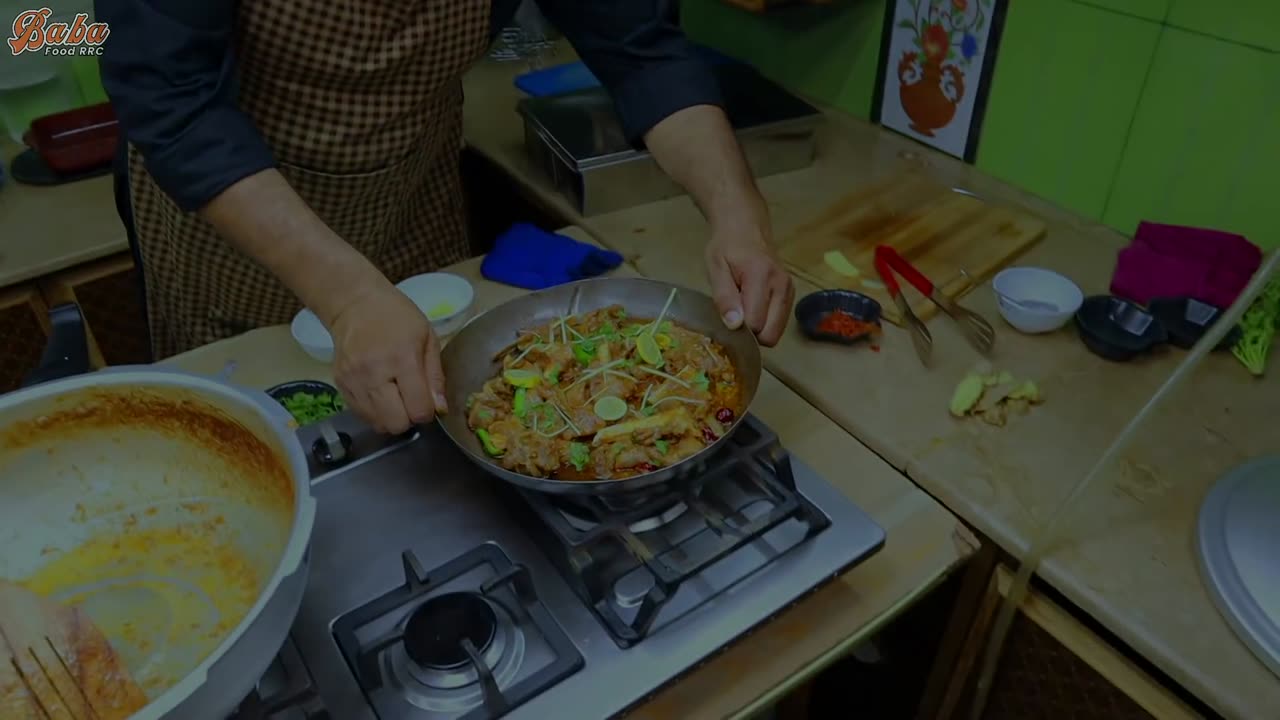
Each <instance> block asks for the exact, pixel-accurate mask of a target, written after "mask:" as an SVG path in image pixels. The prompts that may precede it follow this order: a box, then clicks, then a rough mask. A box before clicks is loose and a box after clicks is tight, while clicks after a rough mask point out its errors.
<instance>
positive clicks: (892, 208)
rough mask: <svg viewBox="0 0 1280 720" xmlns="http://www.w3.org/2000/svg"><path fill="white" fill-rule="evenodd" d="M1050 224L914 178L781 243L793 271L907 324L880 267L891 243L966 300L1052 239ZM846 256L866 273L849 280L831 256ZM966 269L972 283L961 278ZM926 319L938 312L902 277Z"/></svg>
mask: <svg viewBox="0 0 1280 720" xmlns="http://www.w3.org/2000/svg"><path fill="white" fill-rule="evenodd" d="M1044 234H1045V225H1044V223H1043V222H1042V221H1040V220H1039V219H1038V218H1036V217H1034V216H1031V215H1029V214H1026V213H1024V212H1022V211H1018V210H1013V209H1010V208H1005V207H999V206H996V205H991V204H988V203H986V202H983V201H982V200H980V199H977V198H975V197H973V196H971V195H967V194H964V193H960V192H956V191H955V190H953V189H951V188H949V187H945V186H943V185H940V184H938V183H937V182H935V181H933V180H931V179H929V178H926V177H924V176H922V175H920V174H918V173H906V174H903V175H899V176H896V177H893V178H891V179H889V180H887V181H884V182H881V183H879V184H877V185H873V186H870V187H866V188H862V189H859V190H857V191H855V192H853V193H850V194H849V195H846V196H845V197H843V198H841V199H840V200H839V201H837V202H836V203H834V204H833V205H831V207H829V208H828V209H827V210H825V211H824V212H823V213H822V214H821V215H819V216H818V217H816V218H814V219H813V220H812V221H810V222H808V223H805V224H804V225H802V226H800V227H798V228H797V229H796V230H795V231H794V232H793V233H791V234H790V235H789V236H787V237H786V238H784V239H783V241H782V243H781V245H780V253H781V255H782V259H783V260H784V261H785V262H786V264H787V266H788V267H789V268H790V270H791V271H792V272H794V273H795V274H797V275H799V276H800V277H802V278H804V279H806V280H808V281H809V282H811V283H813V284H815V285H818V286H819V287H823V288H844V289H846V290H855V291H857V292H860V293H863V294H865V295H868V296H870V297H873V298H875V299H876V300H878V301H879V302H880V305H881V307H882V308H883V311H884V318H885V319H886V320H888V321H889V322H893V323H897V324H901V322H902V319H901V318H900V317H899V313H898V310H897V307H896V306H895V305H894V303H893V301H892V300H891V299H890V298H889V294H888V293H887V292H886V291H885V289H884V287H883V283H882V282H881V281H880V276H879V275H878V274H877V273H876V270H875V267H874V265H873V264H872V260H873V256H874V252H875V248H876V246H877V245H889V246H891V247H893V248H894V249H896V250H897V251H898V254H900V255H902V257H904V258H906V260H907V261H908V262H910V263H912V264H913V265H915V266H916V267H917V268H919V269H920V271H921V272H923V273H924V274H925V275H926V276H927V277H928V278H929V279H930V280H932V281H933V282H934V283H935V284H936V285H937V286H938V287H940V288H942V289H943V291H944V292H945V293H946V294H948V295H950V296H951V297H959V296H961V295H963V294H964V293H966V292H968V291H969V290H971V289H972V288H973V287H974V286H975V285H976V284H980V283H983V282H985V281H986V280H988V279H989V278H990V277H991V276H992V275H994V274H995V273H996V272H998V271H999V270H1000V269H1002V268H1004V267H1005V266H1007V265H1008V264H1010V263H1011V262H1012V261H1013V260H1014V259H1016V258H1017V257H1018V255H1020V254H1022V253H1023V252H1025V251H1026V250H1027V249H1028V248H1030V247H1032V246H1033V245H1035V244H1036V243H1037V242H1039V240H1040V239H1041V238H1042V237H1044ZM833 250H834V251H839V252H840V253H841V254H843V255H844V257H845V258H846V259H847V260H848V261H849V263H850V264H852V265H853V266H854V267H855V268H856V269H857V270H858V272H859V275H858V276H857V277H852V278H851V277H846V276H845V275H842V274H841V273H839V272H837V271H836V270H834V269H833V268H832V267H831V266H830V265H829V264H828V263H827V262H826V260H825V259H824V256H825V255H826V254H827V253H828V252H830V251H833ZM961 270H964V271H965V273H967V274H968V277H967V278H966V277H965V276H964V275H962V274H961ZM899 285H901V286H902V287H903V288H904V291H905V292H906V296H907V298H908V300H909V301H910V304H911V309H912V310H913V311H915V313H916V314H917V315H919V316H920V318H921V319H925V318H928V317H930V316H932V315H933V314H934V313H935V312H937V307H936V306H935V305H934V304H933V303H931V302H929V301H928V300H927V299H925V298H924V297H922V296H921V295H920V294H919V293H917V292H916V291H915V290H914V289H912V288H911V287H910V286H909V285H908V284H907V283H906V282H905V281H903V280H902V279H901V278H899Z"/></svg>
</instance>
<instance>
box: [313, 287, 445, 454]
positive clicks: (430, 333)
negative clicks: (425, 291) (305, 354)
mask: <svg viewBox="0 0 1280 720" xmlns="http://www.w3.org/2000/svg"><path fill="white" fill-rule="evenodd" d="M329 332H330V334H331V335H333V345H334V380H335V381H336V383H337V385H338V389H339V390H341V391H342V395H343V397H344V398H345V399H346V401H347V403H348V404H349V405H350V406H351V408H352V409H354V410H355V411H356V413H357V414H359V415H360V416H361V417H362V418H364V419H365V420H366V421H368V422H369V423H370V424H372V425H373V426H374V427H375V428H376V429H377V430H378V431H379V432H384V433H391V434H399V433H402V432H405V431H406V430H408V429H409V428H410V426H411V425H413V424H417V423H426V422H430V421H431V420H432V419H434V418H435V416H436V415H437V414H444V413H445V412H446V411H447V410H448V407H447V405H446V401H445V394H444V370H443V369H442V368H441V366H440V341H439V340H438V339H437V338H436V334H435V331H434V330H432V329H431V323H430V322H429V321H428V320H427V318H426V316H424V315H423V314H422V311H421V310H419V309H418V307H417V306H416V305H414V304H413V302H412V301H411V300H410V299H409V298H408V296H406V295H405V294H404V293H402V292H400V291H399V290H397V289H396V288H395V286H394V285H391V284H390V283H387V284H386V285H385V286H384V287H379V288H377V289H374V290H371V291H368V292H364V293H362V294H360V295H359V296H358V297H357V298H356V299H355V300H353V301H352V302H351V303H350V304H348V305H347V306H346V307H345V308H343V309H342V310H341V311H340V312H339V313H338V314H337V315H336V316H335V317H334V319H333V322H332V323H331V327H330V328H329Z"/></svg>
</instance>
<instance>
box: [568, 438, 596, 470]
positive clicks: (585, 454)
mask: <svg viewBox="0 0 1280 720" xmlns="http://www.w3.org/2000/svg"><path fill="white" fill-rule="evenodd" d="M569 462H570V463H571V464H572V465H573V467H574V469H575V470H578V471H579V472H581V471H582V470H583V468H585V467H586V466H587V463H589V462H591V448H589V447H587V445H586V443H580V442H575V443H569Z"/></svg>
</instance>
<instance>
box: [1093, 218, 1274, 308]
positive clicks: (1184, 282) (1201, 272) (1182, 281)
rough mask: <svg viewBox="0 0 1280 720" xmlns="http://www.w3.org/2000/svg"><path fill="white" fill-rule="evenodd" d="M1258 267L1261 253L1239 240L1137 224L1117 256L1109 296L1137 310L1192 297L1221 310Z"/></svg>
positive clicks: (1222, 234) (1227, 235) (1225, 234)
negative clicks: (1136, 306) (1157, 300)
mask: <svg viewBox="0 0 1280 720" xmlns="http://www.w3.org/2000/svg"><path fill="white" fill-rule="evenodd" d="M1261 264H1262V251H1261V250H1259V249H1258V246H1256V245H1254V244H1253V243H1251V242H1249V241H1248V240H1246V239H1245V238H1244V237H1243V236H1242V235H1235V234H1232V233H1228V232H1222V231H1219V230H1204V229H1201V228H1193V227H1182V226H1179V225H1160V224H1158V223H1151V222H1142V223H1139V224H1138V232H1136V233H1134V236H1133V242H1131V243H1129V246H1128V247H1126V248H1125V249H1123V250H1121V251H1120V257H1119V260H1118V261H1117V262H1116V272H1115V275H1113V276H1112V277H1111V294H1113V295H1119V296H1121V297H1125V298H1128V299H1130V300H1133V301H1135V302H1138V303H1141V304H1143V305H1146V304H1147V303H1149V302H1151V300H1153V299H1155V298H1160V297H1170V298H1172V297H1192V298H1195V299H1196V300H1199V301H1201V302H1206V303H1209V304H1211V305H1216V306H1218V307H1219V308H1226V307H1228V306H1230V305H1231V303H1233V302H1235V300H1236V298H1237V297H1238V296H1239V295H1240V291H1241V290H1244V286H1245V285H1247V284H1248V283H1249V278H1250V277H1252V276H1253V273H1254V272H1256V271H1257V269H1258V266H1259V265H1261Z"/></svg>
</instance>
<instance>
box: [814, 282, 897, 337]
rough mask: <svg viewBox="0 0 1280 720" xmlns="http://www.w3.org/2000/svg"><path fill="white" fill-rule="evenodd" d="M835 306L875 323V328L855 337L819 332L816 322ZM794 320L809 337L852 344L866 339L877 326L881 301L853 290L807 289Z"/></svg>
mask: <svg viewBox="0 0 1280 720" xmlns="http://www.w3.org/2000/svg"><path fill="white" fill-rule="evenodd" d="M836 310H843V311H845V312H847V313H849V314H850V315H851V316H853V317H854V319H857V320H861V321H862V322H865V323H871V324H872V325H875V330H869V331H867V332H866V333H864V334H862V335H858V336H854V337H845V336H844V335H836V334H833V333H826V332H822V331H821V330H819V329H818V325H819V323H821V322H822V320H823V319H824V318H826V317H827V315H830V314H831V313H832V312H835V311H836ZM796 322H798V323H800V331H801V332H803V333H804V334H805V336H806V337H808V338H810V339H812V340H820V341H823V342H833V343H839V344H841V345H852V344H854V343H856V342H860V341H862V340H865V339H867V338H868V337H870V336H871V335H873V334H876V333H878V332H879V329H880V303H878V302H876V301H875V300H873V299H872V298H869V297H867V296H866V295H863V294H862V293H858V292H853V291H852V290H819V291H818V292H815V293H810V294H808V295H806V296H804V298H802V299H801V300H800V302H798V303H796Z"/></svg>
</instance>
